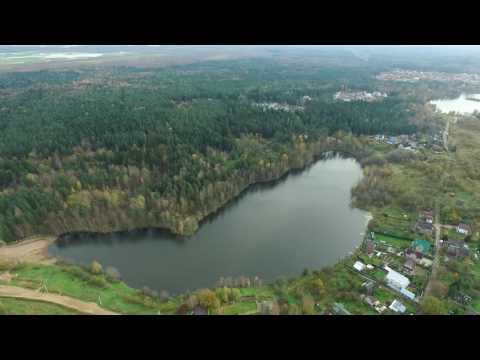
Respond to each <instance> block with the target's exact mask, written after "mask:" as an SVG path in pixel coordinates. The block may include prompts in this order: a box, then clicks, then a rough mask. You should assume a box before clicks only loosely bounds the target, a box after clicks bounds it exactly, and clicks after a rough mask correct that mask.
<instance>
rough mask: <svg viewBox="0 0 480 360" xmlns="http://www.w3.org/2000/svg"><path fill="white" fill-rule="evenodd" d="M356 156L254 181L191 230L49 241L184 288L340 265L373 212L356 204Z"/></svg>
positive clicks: (138, 278) (143, 282) (142, 279)
mask: <svg viewBox="0 0 480 360" xmlns="http://www.w3.org/2000/svg"><path fill="white" fill-rule="evenodd" d="M362 176H363V174H362V169H361V167H360V165H359V164H358V163H357V162H356V161H355V160H353V159H347V158H342V157H339V156H338V155H331V156H329V157H328V158H326V159H322V160H319V161H317V162H316V163H315V164H313V165H311V166H310V167H308V168H307V169H305V170H303V171H300V172H296V173H290V174H289V175H287V176H285V177H284V178H282V179H281V180H278V181H276V182H273V183H269V184H258V185H254V186H252V187H250V188H249V189H248V190H246V191H245V192H244V193H243V194H242V195H241V196H240V197H238V198H237V199H235V200H233V201H232V202H231V203H230V204H229V205H228V206H226V207H225V208H224V209H222V210H221V211H220V212H218V213H217V214H215V215H214V216H211V217H210V218H209V219H208V220H206V221H205V222H204V223H203V224H202V225H201V227H200V229H199V231H198V232H197V233H196V234H194V235H193V236H191V237H186V238H183V237H176V236H172V235H169V234H168V233H167V232H165V231H153V230H152V231H136V232H130V233H116V234H111V235H107V236H93V235H81V236H75V237H70V238H63V239H62V240H59V241H57V242H56V243H55V244H54V245H52V246H51V247H50V249H49V251H50V253H51V254H52V255H54V256H57V257H59V258H63V259H65V260H67V261H73V262H76V263H80V264H89V263H90V262H91V261H92V260H98V261H99V262H100V263H101V264H102V265H103V266H104V268H105V267H106V266H114V267H115V268H117V269H118V270H119V271H120V273H121V275H122V278H123V280H124V281H125V282H126V283H127V284H129V285H131V286H133V287H137V288H140V287H143V286H148V287H150V288H152V289H155V290H157V291H161V290H167V291H169V292H170V293H178V292H183V291H186V290H190V291H193V290H195V289H198V288H202V287H212V286H214V284H215V283H216V282H217V281H218V279H219V278H220V277H222V276H223V277H227V276H231V277H238V276H241V275H243V276H249V277H255V276H258V277H260V278H261V279H262V280H263V281H264V282H268V281H272V280H275V279H276V278H278V277H292V276H298V275H300V274H301V273H302V271H303V269H305V268H308V269H310V270H312V269H320V268H322V267H324V266H327V265H333V264H334V263H336V262H337V261H338V260H340V259H341V258H343V257H345V256H347V255H348V254H349V253H350V252H351V251H353V250H355V248H356V247H358V246H359V245H360V244H361V242H362V238H363V232H364V231H365V229H366V225H367V221H368V213H366V212H364V211H361V210H359V209H352V208H351V207H350V190H351V188H352V187H353V186H354V185H355V184H356V183H357V182H358V181H359V180H361V178H362Z"/></svg>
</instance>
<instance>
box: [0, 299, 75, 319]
mask: <svg viewBox="0 0 480 360" xmlns="http://www.w3.org/2000/svg"><path fill="white" fill-rule="evenodd" d="M0 309H2V313H3V315H80V314H79V313H78V312H76V311H74V310H70V309H67V308H64V307H62V306H59V305H55V304H49V303H45V302H42V301H31V300H23V299H13V298H0ZM0 315H1V313H0Z"/></svg>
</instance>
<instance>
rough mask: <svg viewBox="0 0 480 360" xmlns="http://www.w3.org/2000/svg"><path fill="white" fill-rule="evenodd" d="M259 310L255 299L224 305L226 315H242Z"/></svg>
mask: <svg viewBox="0 0 480 360" xmlns="http://www.w3.org/2000/svg"><path fill="white" fill-rule="evenodd" d="M256 310H257V304H256V302H255V301H240V302H237V303H235V304H232V305H227V306H224V307H223V314H224V315H241V314H245V313H250V312H252V311H256Z"/></svg>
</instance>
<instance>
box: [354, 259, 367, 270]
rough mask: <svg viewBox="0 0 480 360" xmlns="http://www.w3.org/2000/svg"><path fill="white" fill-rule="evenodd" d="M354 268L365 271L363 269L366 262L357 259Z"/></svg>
mask: <svg viewBox="0 0 480 360" xmlns="http://www.w3.org/2000/svg"><path fill="white" fill-rule="evenodd" d="M353 268H354V269H355V270H358V271H363V269H365V264H364V263H362V262H361V261H357V262H355V264H353Z"/></svg>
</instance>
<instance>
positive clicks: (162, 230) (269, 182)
mask: <svg viewBox="0 0 480 360" xmlns="http://www.w3.org/2000/svg"><path fill="white" fill-rule="evenodd" d="M331 155H341V156H342V157H344V158H346V159H348V158H351V159H354V160H355V161H357V162H358V163H359V165H360V166H361V162H360V161H359V160H360V159H359V157H358V156H357V155H355V154H353V153H350V152H346V151H336V150H327V151H324V152H322V153H320V154H319V155H314V156H313V159H312V160H310V161H307V162H306V163H305V164H304V166H302V167H292V168H289V169H287V170H286V171H285V172H284V173H283V174H281V175H280V176H278V177H274V178H271V179H266V180H258V181H255V182H252V183H250V184H248V185H246V186H245V187H244V188H243V189H241V190H240V191H239V192H238V193H237V194H236V195H234V196H232V197H230V198H228V199H226V201H225V202H224V203H222V204H221V205H219V206H218V207H216V208H215V209H214V210H212V211H211V212H209V213H208V214H207V215H205V216H204V217H203V218H201V219H200V220H199V221H198V227H197V228H196V229H195V231H194V232H192V233H183V234H178V233H176V232H175V230H174V229H173V228H169V227H165V226H163V227H162V226H149V227H138V228H134V229H128V230H114V231H89V230H78V231H70V232H66V233H63V234H60V235H58V236H56V240H55V242H56V243H57V242H59V241H60V242H61V241H62V240H70V239H71V238H72V237H73V239H76V238H78V237H82V236H92V237H98V238H101V237H109V236H111V235H125V234H135V233H139V232H149V231H151V232H154V233H159V234H164V235H167V236H169V237H171V238H172V239H177V240H180V239H184V238H189V237H191V236H193V235H195V233H196V232H198V230H199V229H200V227H201V226H202V225H204V224H205V223H207V222H209V221H211V220H212V219H214V218H215V217H216V216H218V214H219V213H221V212H222V211H223V210H225V209H226V208H228V206H230V205H231V204H233V203H235V201H238V200H239V199H241V198H242V197H243V196H245V195H246V194H247V193H248V192H249V191H250V190H252V189H253V188H254V187H256V186H262V185H266V186H275V185H278V183H281V182H282V181H284V180H286V179H287V178H288V177H289V176H291V175H293V176H295V175H300V174H302V173H303V172H304V171H306V170H308V169H309V168H311V167H312V166H314V165H315V164H316V163H317V162H318V161H321V160H325V159H328V156H331ZM326 156H327V157H326ZM359 210H364V209H359Z"/></svg>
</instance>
